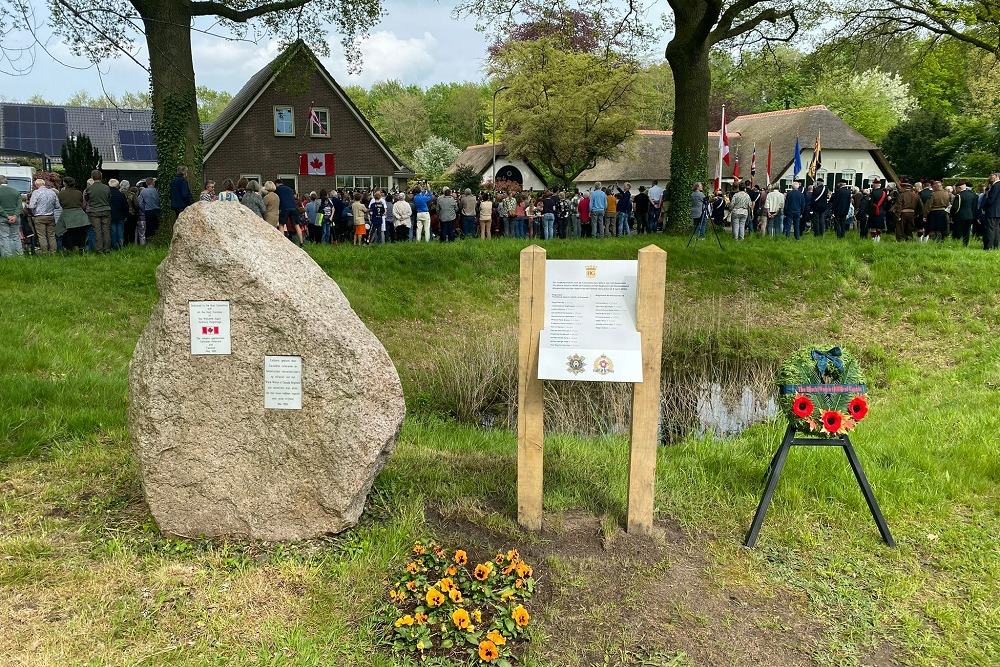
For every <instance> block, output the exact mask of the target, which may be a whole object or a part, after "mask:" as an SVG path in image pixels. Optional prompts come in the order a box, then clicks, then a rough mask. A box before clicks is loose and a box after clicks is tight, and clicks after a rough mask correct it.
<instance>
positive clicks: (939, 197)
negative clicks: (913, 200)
mask: <svg viewBox="0 0 1000 667" xmlns="http://www.w3.org/2000/svg"><path fill="white" fill-rule="evenodd" d="M927 206H928V208H927V231H926V238H928V241H930V240H933V241H937V242H939V243H940V242H943V241H944V239H945V237H946V236H948V212H949V211H950V210H951V193H949V192H948V191H947V190H945V189H944V188H943V187H941V181H932V182H931V197H930V199H929V200H928V202H927ZM928 241H925V243H927V242H928Z"/></svg>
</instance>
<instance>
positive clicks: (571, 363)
mask: <svg viewBox="0 0 1000 667" xmlns="http://www.w3.org/2000/svg"><path fill="white" fill-rule="evenodd" d="M586 368H587V360H586V359H584V358H583V357H581V356H580V355H579V354H571V355H569V356H568V357H566V370H567V371H569V372H570V373H572V374H573V375H579V374H580V373H582V372H583V371H584V370H586Z"/></svg>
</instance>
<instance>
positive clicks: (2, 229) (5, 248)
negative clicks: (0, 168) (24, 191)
mask: <svg viewBox="0 0 1000 667" xmlns="http://www.w3.org/2000/svg"><path fill="white" fill-rule="evenodd" d="M23 211H24V204H23V202H22V201H21V193H20V192H18V191H17V190H16V189H14V188H12V187H10V186H9V185H7V177H6V176H4V175H3V174H0V257H16V256H18V255H21V254H23V252H24V249H23V248H22V247H21V213H22V212H23Z"/></svg>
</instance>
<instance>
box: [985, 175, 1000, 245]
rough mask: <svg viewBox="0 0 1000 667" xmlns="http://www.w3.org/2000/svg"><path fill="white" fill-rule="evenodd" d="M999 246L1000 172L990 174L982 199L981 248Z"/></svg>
mask: <svg viewBox="0 0 1000 667" xmlns="http://www.w3.org/2000/svg"><path fill="white" fill-rule="evenodd" d="M997 248H1000V173H996V172H994V173H992V174H990V189H989V190H987V191H986V198H985V199H984V200H983V249H984V250H996V249H997Z"/></svg>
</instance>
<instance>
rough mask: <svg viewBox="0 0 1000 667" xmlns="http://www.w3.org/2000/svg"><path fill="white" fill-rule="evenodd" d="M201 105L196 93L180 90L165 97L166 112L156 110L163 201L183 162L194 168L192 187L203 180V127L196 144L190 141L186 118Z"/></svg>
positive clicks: (159, 175) (155, 129)
mask: <svg viewBox="0 0 1000 667" xmlns="http://www.w3.org/2000/svg"><path fill="white" fill-rule="evenodd" d="M197 107H198V101H197V99H196V98H195V96H194V95H193V94H189V93H184V92H178V93H172V94H169V95H167V96H166V97H165V98H164V100H163V108H164V109H165V110H166V113H160V112H157V110H156V109H154V110H153V134H154V136H155V137H156V152H157V157H158V162H157V172H156V176H157V178H156V187H157V189H158V190H159V191H160V197H161V198H162V200H163V201H164V202H169V201H170V181H171V179H173V177H174V175H175V174H176V173H177V168H178V167H179V166H181V165H188V167H189V169H190V168H191V167H192V166H193V170H190V171H189V173H188V181H189V182H190V183H191V184H192V188H196V187H197V184H198V183H200V182H201V169H202V155H203V153H204V150H205V149H204V144H203V143H202V140H201V128H200V127H199V128H198V141H197V142H195V144H194V146H190V145H189V142H188V138H187V137H188V129H189V126H188V121H187V118H188V117H190V116H191V115H193V114H194V113H195V112H196V110H197ZM160 237H161V238H169V235H168V234H162V233H161V234H160Z"/></svg>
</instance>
